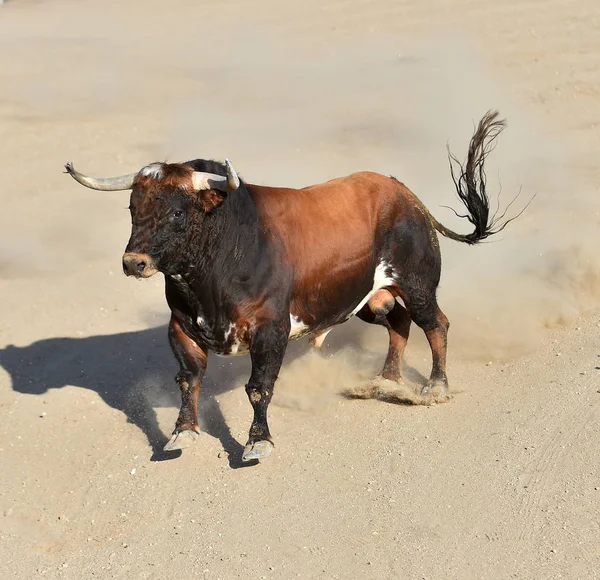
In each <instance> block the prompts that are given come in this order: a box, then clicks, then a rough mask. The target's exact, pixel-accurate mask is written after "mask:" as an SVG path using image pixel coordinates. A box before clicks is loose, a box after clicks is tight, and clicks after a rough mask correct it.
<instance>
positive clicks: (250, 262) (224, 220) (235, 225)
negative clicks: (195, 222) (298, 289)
mask: <svg viewBox="0 0 600 580" xmlns="http://www.w3.org/2000/svg"><path fill="white" fill-rule="evenodd" d="M202 222H203V223H202V226H201V227H200V228H199V229H198V230H197V231H195V232H192V236H191V237H190V239H189V243H188V248H187V253H188V255H189V262H188V275H187V276H186V277H187V278H188V280H189V281H190V283H192V284H193V286H195V287H198V286H199V285H201V286H210V287H212V288H214V287H215V286H220V285H221V284H222V280H228V281H230V282H232V281H234V280H233V279H232V278H244V277H246V276H247V275H249V274H250V273H251V272H252V271H253V269H254V268H255V267H256V263H257V261H258V260H259V259H260V256H261V247H262V245H263V244H264V240H263V238H262V236H261V235H260V227H259V219H258V214H257V211H256V206H255V205H254V201H253V200H252V198H251V197H250V195H249V193H248V192H247V191H246V189H245V188H243V187H242V188H240V189H239V190H238V191H236V192H234V193H233V194H230V195H228V196H227V198H226V199H225V201H224V202H223V203H222V204H221V205H220V206H219V207H217V208H215V209H214V210H213V211H212V212H210V213H209V214H207V215H205V216H204V218H203V220H202Z"/></svg>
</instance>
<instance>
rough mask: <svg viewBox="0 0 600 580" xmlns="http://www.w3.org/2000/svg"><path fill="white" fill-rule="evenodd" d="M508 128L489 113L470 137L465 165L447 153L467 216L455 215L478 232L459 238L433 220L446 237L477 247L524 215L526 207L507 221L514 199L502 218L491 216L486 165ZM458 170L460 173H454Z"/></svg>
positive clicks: (492, 113) (495, 112) (436, 227)
mask: <svg viewBox="0 0 600 580" xmlns="http://www.w3.org/2000/svg"><path fill="white" fill-rule="evenodd" d="M505 126H506V121H505V120H504V119H499V118H498V111H488V112H487V113H486V114H485V115H484V117H483V118H482V119H481V121H479V125H478V126H477V129H476V130H475V133H474V134H473V137H471V143H470V144H469V153H468V155H467V162H466V164H465V165H462V164H461V163H460V162H459V161H458V159H457V158H456V157H455V156H454V155H453V154H452V153H451V152H450V150H448V158H449V161H450V172H451V174H452V180H453V181H454V186H455V187H456V193H457V194H458V197H459V199H460V200H461V202H462V203H463V204H464V205H465V207H466V208H467V213H466V215H460V214H458V213H457V212H454V213H456V215H458V216H459V217H462V218H467V219H468V220H469V221H470V222H471V223H472V224H473V226H475V230H474V231H473V232H472V233H470V234H466V235H463V234H457V233H456V232H453V231H452V230H450V229H448V228H447V227H446V226H444V225H442V224H441V223H440V222H438V221H437V220H436V219H435V218H434V217H433V216H431V221H432V223H433V225H434V227H435V229H436V230H437V231H438V232H440V234H442V235H443V236H446V237H447V238H450V239H452V240H456V241H457V242H464V243H466V244H476V243H477V242H480V241H481V240H484V239H485V238H487V237H489V236H491V235H493V234H497V233H498V232H501V231H502V230H503V229H504V228H505V227H506V226H507V225H508V224H509V223H510V222H511V221H513V220H514V219H516V218H517V217H519V215H521V213H523V211H525V209H526V207H527V206H525V208H524V209H523V210H522V211H521V212H520V213H519V214H517V215H516V216H514V217H512V218H510V219H506V220H505V219H504V218H505V216H506V212H507V211H508V209H509V208H510V206H511V205H512V203H513V202H514V201H515V200H514V199H513V200H512V201H511V202H510V204H509V205H508V207H507V208H506V210H505V211H504V213H502V215H500V216H498V215H497V214H498V211H496V212H495V213H494V214H493V215H492V216H490V200H489V198H488V195H487V193H486V190H485V180H486V176H485V169H484V163H485V160H486V158H487V156H488V155H489V154H490V153H491V152H492V151H493V150H494V147H495V144H496V139H497V138H498V135H500V133H501V132H502V130H503V129H504V127H505ZM455 166H456V167H457V168H458V170H459V171H456V170H455ZM457 173H459V175H458V176H457ZM515 199H516V197H515ZM527 205H529V204H527ZM450 209H452V208H450ZM453 211H454V210H453Z"/></svg>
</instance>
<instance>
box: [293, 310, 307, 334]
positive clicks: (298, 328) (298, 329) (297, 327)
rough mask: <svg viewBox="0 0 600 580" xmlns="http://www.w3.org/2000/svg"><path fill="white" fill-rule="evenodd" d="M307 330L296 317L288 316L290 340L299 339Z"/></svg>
mask: <svg viewBox="0 0 600 580" xmlns="http://www.w3.org/2000/svg"><path fill="white" fill-rule="evenodd" d="M308 330H309V328H308V326H307V325H306V324H304V322H302V320H300V319H299V318H298V317H297V316H294V315H293V314H290V336H289V338H290V339H293V338H300V337H301V336H303V335H304V334H306V333H307V331H308Z"/></svg>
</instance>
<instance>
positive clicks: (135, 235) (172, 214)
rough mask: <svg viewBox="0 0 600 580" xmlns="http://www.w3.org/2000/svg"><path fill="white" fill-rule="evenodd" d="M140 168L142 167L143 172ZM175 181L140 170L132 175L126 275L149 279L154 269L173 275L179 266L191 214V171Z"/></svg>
mask: <svg viewBox="0 0 600 580" xmlns="http://www.w3.org/2000/svg"><path fill="white" fill-rule="evenodd" d="M143 171H144V170H142V172H143ZM187 173H188V175H187V176H182V177H181V178H180V179H178V180H176V181H175V180H171V181H170V182H166V181H165V180H164V179H157V178H155V177H153V176H146V175H143V174H142V173H140V175H139V176H138V177H137V178H136V181H135V183H134V187H133V190H132V192H131V200H130V204H129V211H130V212H131V237H130V238H129V242H128V244H127V247H126V248H125V254H124V255H123V271H124V272H125V274H127V276H135V277H136V278H149V277H150V276H153V275H154V274H156V273H157V272H159V271H160V272H163V273H164V274H176V273H177V272H178V269H179V268H180V267H181V266H182V257H183V256H184V255H185V246H186V239H187V232H188V224H189V222H190V220H191V218H192V217H193V214H195V217H196V221H197V219H198V218H201V215H200V214H199V212H197V211H195V210H196V209H197V208H196V207H195V199H194V198H195V197H196V196H197V194H195V195H194V192H193V191H191V178H190V175H191V173H192V172H191V171H188V172H187Z"/></svg>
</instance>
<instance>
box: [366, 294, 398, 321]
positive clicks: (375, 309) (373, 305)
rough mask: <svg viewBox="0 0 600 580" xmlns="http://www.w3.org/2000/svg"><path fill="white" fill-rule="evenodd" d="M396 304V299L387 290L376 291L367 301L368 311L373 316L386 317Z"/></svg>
mask: <svg viewBox="0 0 600 580" xmlns="http://www.w3.org/2000/svg"><path fill="white" fill-rule="evenodd" d="M395 304H396V299H395V298H394V296H393V295H392V293H391V292H390V291H389V290H378V291H377V292H375V294H373V296H371V298H370V299H369V302H368V305H369V310H371V312H372V313H373V314H374V315H375V316H386V315H387V314H389V313H390V312H391V311H392V310H393V309H394V306H395Z"/></svg>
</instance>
